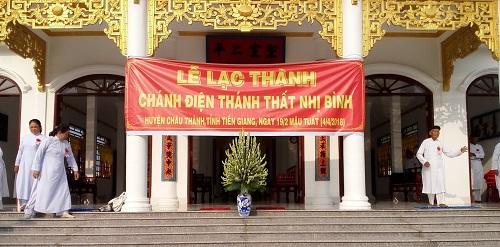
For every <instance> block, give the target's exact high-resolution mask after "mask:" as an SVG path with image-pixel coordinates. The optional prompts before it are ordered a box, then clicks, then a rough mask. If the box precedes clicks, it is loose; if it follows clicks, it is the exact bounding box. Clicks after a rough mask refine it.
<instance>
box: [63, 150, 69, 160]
mask: <svg viewBox="0 0 500 247" xmlns="http://www.w3.org/2000/svg"><path fill="white" fill-rule="evenodd" d="M64 157H66V158H67V157H69V150H68V149H67V148H65V149H64Z"/></svg>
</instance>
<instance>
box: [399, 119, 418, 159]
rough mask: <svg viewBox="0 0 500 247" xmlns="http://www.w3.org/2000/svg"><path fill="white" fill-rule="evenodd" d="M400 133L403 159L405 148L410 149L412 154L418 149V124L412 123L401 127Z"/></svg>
mask: <svg viewBox="0 0 500 247" xmlns="http://www.w3.org/2000/svg"><path fill="white" fill-rule="evenodd" d="M401 133H402V135H403V136H402V139H401V142H402V143H401V144H402V150H401V151H402V152H403V156H401V157H403V159H404V158H405V157H406V150H410V151H411V152H412V153H413V155H415V153H417V150H418V124H413V125H410V126H408V127H406V128H403V129H402V130H401Z"/></svg>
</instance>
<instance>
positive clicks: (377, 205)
mask: <svg viewBox="0 0 500 247" xmlns="http://www.w3.org/2000/svg"><path fill="white" fill-rule="evenodd" d="M426 205H427V202H426V201H422V203H420V204H419V203H416V202H404V201H403V202H401V201H399V202H397V203H394V202H389V201H385V200H384V201H377V202H374V203H372V204H371V209H374V210H386V209H417V207H418V206H426ZM471 205H472V206H479V207H480V208H495V209H499V210H500V203H498V202H483V203H473V204H471ZM101 206H103V204H91V205H83V204H79V205H73V207H72V208H74V209H75V208H76V209H87V208H93V209H98V208H99V207H101ZM252 207H263V208H273V207H276V208H280V209H283V208H284V209H288V210H339V205H338V204H333V205H306V204H298V203H270V202H269V203H266V202H258V203H254V204H253V205H252ZM219 208H220V209H223V208H230V209H236V203H234V204H231V203H225V204H216V203H213V204H191V205H188V206H187V207H182V206H181V207H180V208H179V211H197V210H200V209H215V210H217V209H219ZM0 211H2V212H16V211H17V207H16V205H13V204H4V208H3V210H0Z"/></svg>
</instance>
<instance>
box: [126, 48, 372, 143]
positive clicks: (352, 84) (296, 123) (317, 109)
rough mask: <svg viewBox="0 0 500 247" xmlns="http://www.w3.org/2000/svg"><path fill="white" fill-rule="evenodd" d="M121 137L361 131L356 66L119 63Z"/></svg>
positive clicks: (345, 63) (343, 62)
mask: <svg viewBox="0 0 500 247" xmlns="http://www.w3.org/2000/svg"><path fill="white" fill-rule="evenodd" d="M125 82H126V90H125V124H126V129H127V134H132V135H147V134H153V133H161V134H195V135H234V134H235V133H238V132H239V131H240V130H241V129H244V130H245V131H246V132H252V134H255V135H273V136H279V135H338V134H347V133H352V132H363V131H364V116H365V89H364V83H363V82H364V74H363V63H362V62H361V61H358V60H336V61H320V62H311V63H297V64H265V65H229V64H204V63H187V62H177V61H170V60H163V59H152V58H131V59H129V60H128V61H127V69H126V78H125Z"/></svg>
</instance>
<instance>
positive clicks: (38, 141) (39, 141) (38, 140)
mask: <svg viewBox="0 0 500 247" xmlns="http://www.w3.org/2000/svg"><path fill="white" fill-rule="evenodd" d="M35 141H36V143H35V145H36V147H38V146H40V143H41V142H42V140H40V138H36V140H35Z"/></svg>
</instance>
